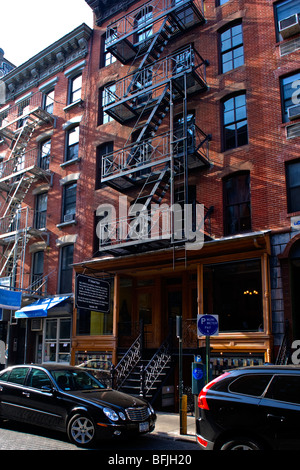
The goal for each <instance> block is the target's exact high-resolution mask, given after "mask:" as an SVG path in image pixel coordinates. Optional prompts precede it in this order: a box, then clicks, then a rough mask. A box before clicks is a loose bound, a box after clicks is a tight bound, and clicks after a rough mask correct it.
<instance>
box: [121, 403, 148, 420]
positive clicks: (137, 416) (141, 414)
mask: <svg viewBox="0 0 300 470" xmlns="http://www.w3.org/2000/svg"><path fill="white" fill-rule="evenodd" d="M126 413H127V416H128V418H129V419H130V421H144V420H145V419H147V418H148V416H149V410H148V408H147V407H146V406H143V407H142V408H127V409H126Z"/></svg>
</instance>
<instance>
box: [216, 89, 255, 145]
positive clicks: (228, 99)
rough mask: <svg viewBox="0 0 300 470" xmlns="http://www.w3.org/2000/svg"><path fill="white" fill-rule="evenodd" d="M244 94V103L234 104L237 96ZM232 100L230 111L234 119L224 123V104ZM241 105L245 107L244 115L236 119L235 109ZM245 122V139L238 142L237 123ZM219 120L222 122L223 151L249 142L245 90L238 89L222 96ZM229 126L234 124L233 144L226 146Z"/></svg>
mask: <svg viewBox="0 0 300 470" xmlns="http://www.w3.org/2000/svg"><path fill="white" fill-rule="evenodd" d="M242 96H244V98H245V103H244V104H243V106H239V107H238V106H236V100H237V98H239V97H242ZM232 99H233V100H234V106H233V108H232V111H233V113H234V120H233V121H229V122H228V123H225V104H226V103H228V102H229V101H230V100H232ZM242 107H244V108H245V111H246V112H245V117H243V118H241V119H238V118H237V110H238V109H241V108H242ZM244 121H245V122H246V134H247V139H246V141H245V142H242V143H239V135H242V134H239V132H238V128H237V126H238V124H241V123H242V122H244ZM221 122H222V147H223V148H222V151H223V152H226V151H229V150H233V149H235V148H238V147H242V146H244V145H248V143H249V131H248V110H247V95H246V91H240V92H237V93H235V94H231V95H227V96H225V97H224V98H223V100H222V101H221ZM229 126H234V146H228V145H227V144H226V142H227V139H226V128H227V127H229Z"/></svg>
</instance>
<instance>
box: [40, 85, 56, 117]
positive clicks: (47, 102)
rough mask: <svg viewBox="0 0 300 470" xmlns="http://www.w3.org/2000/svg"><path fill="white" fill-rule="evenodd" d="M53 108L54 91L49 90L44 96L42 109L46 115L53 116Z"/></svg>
mask: <svg viewBox="0 0 300 470" xmlns="http://www.w3.org/2000/svg"><path fill="white" fill-rule="evenodd" d="M53 106H54V90H51V91H48V92H47V93H45V94H44V102H43V107H44V110H45V111H47V113H49V114H53Z"/></svg>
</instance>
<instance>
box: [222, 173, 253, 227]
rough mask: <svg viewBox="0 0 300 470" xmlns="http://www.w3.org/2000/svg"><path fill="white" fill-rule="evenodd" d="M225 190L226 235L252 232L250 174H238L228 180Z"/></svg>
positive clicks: (225, 181)
mask: <svg viewBox="0 0 300 470" xmlns="http://www.w3.org/2000/svg"><path fill="white" fill-rule="evenodd" d="M223 188H224V189H223V191H224V232H225V235H234V234H235V233H241V232H247V231H250V230H251V197H250V173H248V172H246V173H238V174H235V175H233V176H230V177H228V178H226V179H225V180H224V182H223Z"/></svg>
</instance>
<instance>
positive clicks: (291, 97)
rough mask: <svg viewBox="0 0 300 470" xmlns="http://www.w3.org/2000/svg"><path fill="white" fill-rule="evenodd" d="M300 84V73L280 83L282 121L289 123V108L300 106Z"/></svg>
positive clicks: (283, 79) (285, 78)
mask: <svg viewBox="0 0 300 470" xmlns="http://www.w3.org/2000/svg"><path fill="white" fill-rule="evenodd" d="M299 84H300V72H299V73H295V74H293V75H289V76H288V77H284V78H282V79H281V81H280V85H281V109H282V121H283V122H289V117H288V108H289V107H290V106H294V105H295V104H298V101H299Z"/></svg>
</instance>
